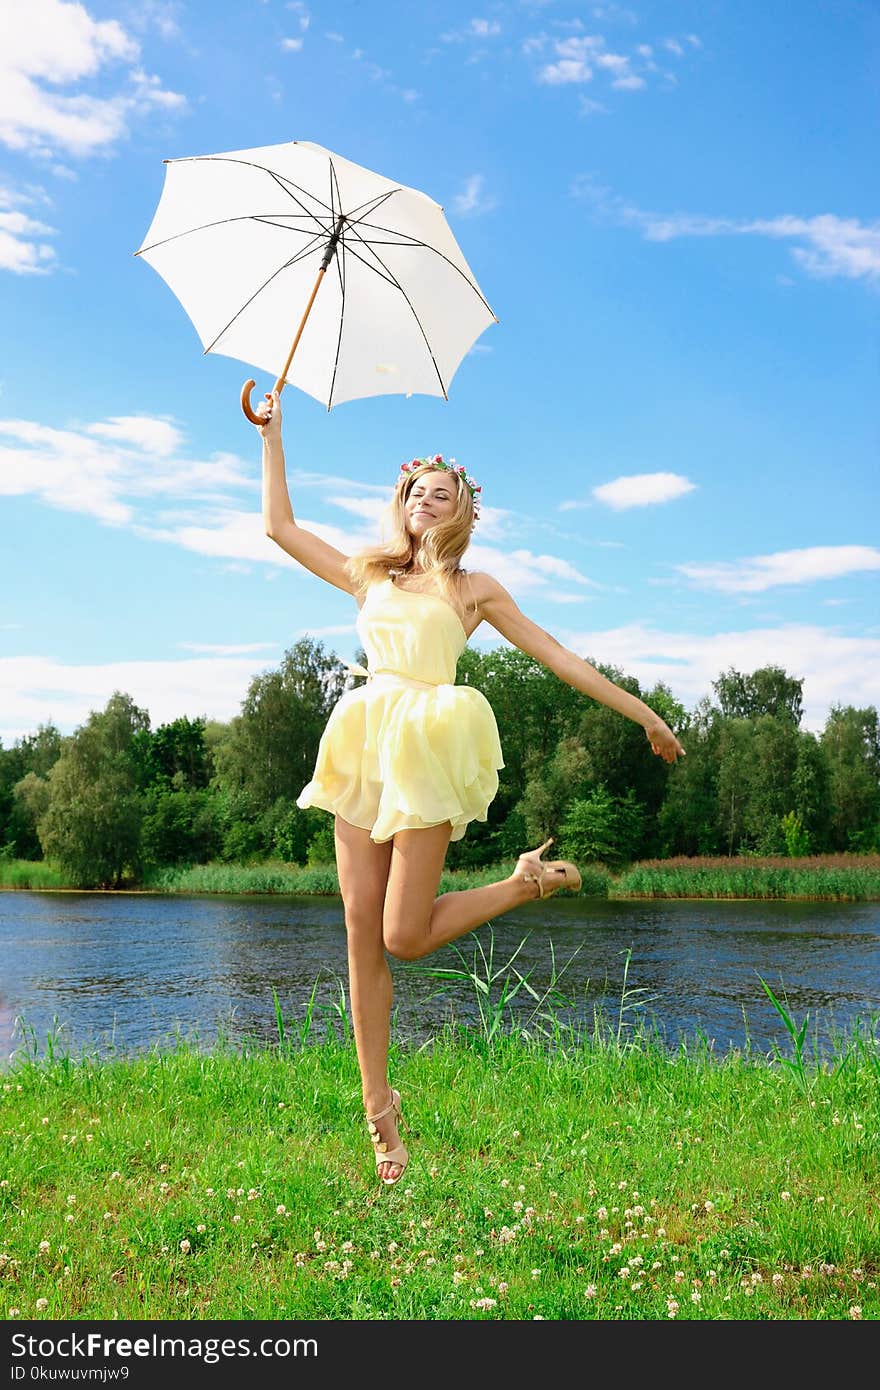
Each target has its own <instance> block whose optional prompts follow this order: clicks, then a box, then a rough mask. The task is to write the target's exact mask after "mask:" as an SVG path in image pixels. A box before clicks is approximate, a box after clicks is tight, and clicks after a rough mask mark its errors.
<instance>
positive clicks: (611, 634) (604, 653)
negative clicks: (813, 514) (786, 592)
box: [0, 566, 880, 746]
mask: <svg viewBox="0 0 880 1390" xmlns="http://www.w3.org/2000/svg"><path fill="white" fill-rule="evenodd" d="M487 568H488V566H487ZM494 572H496V571H495V569H494V568H493V573H494ZM498 577H499V579H500V580H501V582H502V583H505V578H504V576H503V575H501V574H499V575H498ZM508 587H511V591H512V592H513V587H512V585H509V586H508ZM541 597H542V598H551V599H554V600H555V601H557V602H564V601H565V600H566V598H569V599H570V597H571V596H570V595H560V594H556V593H554V592H552V591H551V592H549V593H546V592H543V591H542V592H541ZM303 631H308V633H309V635H310V636H313V637H323V636H334V635H339V636H348V635H352V636H353V634H354V628H353V626H352V624H350V623H339V624H335V625H331V626H327V627H321V628H309V629H303ZM559 636H560V639H561V640H562V641H564V643H565V645H566V646H568V647H570V648H571V649H572V650H573V651H576V652H578V653H579V654H580V655H582V656H584V657H585V658H587V659H588V660H591V661H599V662H602V663H607V664H610V665H613V666H617V667H619V668H620V669H621V670H623V671H625V672H627V673H628V674H631V675H634V676H636V677H637V678H638V680H639V681H640V683H641V684H642V686H643V688H645V689H650V688H651V687H652V686H653V685H655V684H656V683H657V682H658V681H663V682H664V683H665V684H666V685H668V687H669V688H670V689H671V690H672V692H673V694H674V695H675V696H676V698H677V699H679V700H681V701H682V703H683V704H684V705H685V707H686V708H693V707H694V705H695V704H696V702H697V701H698V700H700V699H701V698H702V697H703V696H705V695H710V694H711V686H712V681H713V680H715V679H716V678H717V676H718V674H719V672H721V671H724V670H727V669H728V668H729V667H730V666H731V665H733V666H735V667H736V668H737V669H738V670H741V671H754V670H757V669H758V667H760V666H766V665H768V664H773V665H780V666H782V667H783V668H784V669H785V670H786V671H788V672H789V673H790V674H791V675H793V676H796V677H797V678H798V679H803V681H804V724H805V727H806V728H808V729H812V730H814V731H816V732H818V731H819V730H820V729H821V728H822V726H823V725H824V723H825V721H826V719H827V717H828V712H829V710H830V708H831V706H832V704H851V705H856V706H858V707H867V706H870V705H874V706H877V705H880V638H876V637H848V636H846V635H844V634H842V633H840V632H838V631H837V630H835V629H834V628H825V627H819V626H817V625H808V624H788V625H783V626H779V627H765V628H753V629H744V630H733V631H726V632H715V633H712V634H711V635H709V636H703V635H701V634H694V633H682V632H675V631H669V630H662V629H658V628H651V627H648V626H646V625H644V624H640V623H632V624H628V625H626V626H623V627H618V628H606V629H598V628H597V629H594V630H584V629H572V628H569V629H568V630H566V631H564V632H560V633H559ZM477 639H478V641H479V644H480V645H481V646H482V645H483V643H484V641H488V642H490V643H491V644H493V645H494V644H495V643H496V641H497V639H496V637H495V634H494V633H493V632H491V631H490V630H488V629H483V628H481V629H480V630H479V632H478V634H477ZM260 645H261V646H262V645H263V644H260ZM269 645H270V644H266V646H267V649H268V647H269ZM345 647H346V651H345V653H344V654H345V655H347V652H348V650H350V644H349V643H346V644H345ZM240 650H241V649H240ZM256 656H257V653H256V651H254V652H249V651H247V650H244V651H243V654H241V655H235V654H234V653H233V654H229V655H224V654H221V653H217V654H216V655H209V654H205V655H200V656H194V657H192V658H183V659H179V660H170V661H125V662H110V663H103V664H102V663H95V664H89V665H76V664H73V663H66V662H62V661H55V660H52V659H50V658H48V657H44V656H41V655H22V656H15V657H4V658H0V710H2V722H0V738H2V740H3V742H4V743H5V744H6V745H7V746H9V745H10V744H11V743H13V742H14V741H15V739H17V738H21V737H23V736H24V735H26V734H29V733H33V732H34V731H35V730H36V729H37V727H38V726H39V725H40V724H45V723H49V722H53V723H55V724H56V725H57V726H58V727H59V728H60V729H61V731H62V732H63V733H69V732H71V731H72V730H73V729H74V728H75V727H76V726H77V725H79V724H82V723H84V722H85V720H86V719H87V718H88V715H89V714H90V712H91V711H92V710H95V709H102V708H103V707H104V706H105V705H106V703H107V701H108V700H109V698H110V696H111V695H112V694H113V692H114V691H115V690H124V691H126V692H128V693H129V694H130V695H131V696H132V698H133V699H134V700H135V701H136V703H137V704H138V705H140V706H142V707H144V708H146V709H147V710H149V712H150V717H151V720H152V723H153V727H156V726H157V725H159V724H165V723H170V722H171V721H172V720H174V719H178V718H180V717H181V716H182V715H188V716H189V717H190V718H197V717H199V716H202V715H203V716H205V717H207V718H208V719H217V720H222V721H226V720H229V719H231V718H233V716H234V715H236V714H238V713H239V712H240V708H241V702H242V700H243V699H244V697H245V694H246V693H247V688H248V685H249V684H250V681H251V680H252V678H253V676H254V675H255V674H256V672H257V670H258V669H259V668H260V663H259V662H258V661H255V657H256ZM264 664H265V663H264Z"/></svg>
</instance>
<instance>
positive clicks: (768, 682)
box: [712, 666, 804, 727]
mask: <svg viewBox="0 0 880 1390" xmlns="http://www.w3.org/2000/svg"><path fill="white" fill-rule="evenodd" d="M803 686H804V682H803V680H799V679H798V678H797V677H795V676H789V675H787V674H786V672H785V671H784V670H783V669H782V667H781V666H761V667H760V668H759V669H758V670H757V671H753V672H752V673H751V675H744V674H743V673H742V672H741V671H736V670H734V668H733V667H732V666H731V667H730V668H729V669H728V670H727V671H725V672H724V673H723V674H722V675H720V676H719V677H718V679H717V680H715V681H713V682H712V689H713V690H714V691H715V694H716V696H717V698H718V704H719V707H720V709H721V713H722V714H723V715H724V716H725V717H726V718H727V719H758V718H759V717H760V716H761V715H764V714H769V715H772V716H773V717H774V718H775V719H788V720H790V721H791V723H793V724H794V725H795V727H797V726H798V725H799V724H800V722H801V717H802V715H803Z"/></svg>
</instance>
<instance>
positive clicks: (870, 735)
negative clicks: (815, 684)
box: [820, 705, 880, 850]
mask: <svg viewBox="0 0 880 1390" xmlns="http://www.w3.org/2000/svg"><path fill="white" fill-rule="evenodd" d="M820 742H821V745H822V749H823V751H824V753H825V758H826V761H827V766H828V784H829V790H830V801H831V827H830V835H831V842H832V848H833V849H836V850H856V849H857V850H866V849H868V848H871V847H873V844H874V843H875V842H876V840H877V837H878V830H880V728H878V723H877V710H876V709H875V708H874V706H873V705H869V706H868V707H867V708H866V709H856V708H855V707H854V706H853V705H846V706H842V705H833V706H832V708H831V711H830V713H829V715H828V719H827V720H826V723H825V728H824V730H823V731H822V737H821V740H820Z"/></svg>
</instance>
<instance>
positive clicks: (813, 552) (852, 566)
mask: <svg viewBox="0 0 880 1390" xmlns="http://www.w3.org/2000/svg"><path fill="white" fill-rule="evenodd" d="M675 568H676V569H677V570H678V571H679V573H681V574H683V575H684V576H685V577H686V578H687V579H691V580H693V581H694V583H695V584H697V585H699V586H700V587H701V588H707V589H717V590H720V591H721V592H722V593H727V594H756V593H763V592H764V591H765V590H766V589H775V588H778V587H779V586H780V585H783V584H812V583H815V582H816V581H818V580H823V579H841V578H843V576H844V575H848V574H858V573H861V572H865V571H869V570H880V550H877V549H875V548H874V547H873V546H869V545H814V546H808V547H806V548H805V549H803V550H780V551H778V552H777V553H776V554H774V555H752V556H749V557H747V558H746V559H743V560H737V561H735V562H733V563H724V562H718V563H715V564H708V565H707V564H694V563H690V564H684V565H676V567H675Z"/></svg>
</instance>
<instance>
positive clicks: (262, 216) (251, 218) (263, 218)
mask: <svg viewBox="0 0 880 1390" xmlns="http://www.w3.org/2000/svg"><path fill="white" fill-rule="evenodd" d="M297 215H299V214H291V216H297ZM302 215H303V216H305V217H312V219H313V220H314V217H313V214H312V213H310V212H307V213H304V214H302ZM273 216H276V217H277V216H278V214H277V213H274V214H273V213H270V212H243V213H242V214H241V216H240V217H221V218H219V219H218V220H217V221H216V222H202V223H201V225H200V226H198V227H187V229H186V231H185V232H175V233H174V235H173V236H168V237H163V238H162V240H161V241H154V242H152V243H151V244H150V245H149V246H142V247H141V249H140V250H139V251H135V253H134V254H135V255H136V256H143V255H144V254H145V253H146V252H147V251H155V250H156V249H157V247H159V246H168V244H169V243H170V242H172V241H179V240H180V238H181V237H185V236H192V235H193V233H194V232H208V231H210V230H211V228H212V227H226V226H229V225H230V224H231V223H232V222H262V223H263V224H264V225H267V226H275V227H282V226H284V224H283V223H282V222H271V218H272V217H273ZM329 230H330V231H332V228H330V229H329ZM285 231H289V232H301V234H302V235H304V236H305V235H307V233H306V231H305V228H300V227H285ZM321 232H322V233H323V234H324V235H325V236H326V235H327V234H328V228H327V227H323V226H322V227H321Z"/></svg>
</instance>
